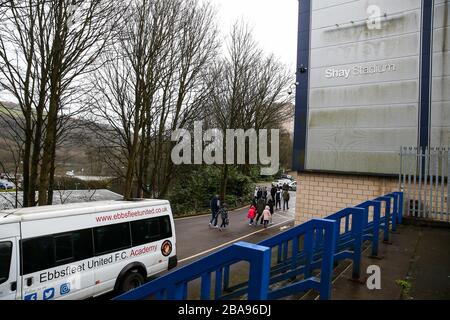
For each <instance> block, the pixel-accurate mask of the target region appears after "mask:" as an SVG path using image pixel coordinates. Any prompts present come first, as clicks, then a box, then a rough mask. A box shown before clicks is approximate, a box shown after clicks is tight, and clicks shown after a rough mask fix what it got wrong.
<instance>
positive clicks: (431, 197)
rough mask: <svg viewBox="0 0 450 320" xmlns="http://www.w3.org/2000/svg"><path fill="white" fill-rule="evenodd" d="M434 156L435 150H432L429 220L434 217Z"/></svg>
mask: <svg viewBox="0 0 450 320" xmlns="http://www.w3.org/2000/svg"><path fill="white" fill-rule="evenodd" d="M433 154H434V148H431V150H430V214H429V216H428V217H429V218H432V217H433V185H434V175H433V170H432V164H433Z"/></svg>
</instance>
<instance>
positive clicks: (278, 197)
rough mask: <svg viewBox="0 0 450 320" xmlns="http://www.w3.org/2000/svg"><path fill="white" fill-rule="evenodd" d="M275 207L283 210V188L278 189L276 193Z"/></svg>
mask: <svg viewBox="0 0 450 320" xmlns="http://www.w3.org/2000/svg"><path fill="white" fill-rule="evenodd" d="M275 209H276V210H281V188H280V187H279V188H278V189H277V193H276V195H275Z"/></svg>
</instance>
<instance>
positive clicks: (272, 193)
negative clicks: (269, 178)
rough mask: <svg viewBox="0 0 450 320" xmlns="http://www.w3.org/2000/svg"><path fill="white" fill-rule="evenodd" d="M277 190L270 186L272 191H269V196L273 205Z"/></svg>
mask: <svg viewBox="0 0 450 320" xmlns="http://www.w3.org/2000/svg"><path fill="white" fill-rule="evenodd" d="M277 191H278V189H277V188H276V187H273V186H272V189H270V195H271V196H272V200H273V202H274V203H275V197H276V196H277Z"/></svg>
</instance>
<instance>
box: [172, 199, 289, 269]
mask: <svg viewBox="0 0 450 320" xmlns="http://www.w3.org/2000/svg"><path fill="white" fill-rule="evenodd" d="M247 213H248V208H244V209H240V210H236V211H233V212H231V213H230V225H229V227H228V229H226V230H224V231H222V232H221V231H219V230H217V229H211V228H209V221H210V219H211V215H207V216H200V217H192V218H184V219H177V220H175V228H176V234H177V255H178V259H179V262H180V265H185V264H186V263H190V262H193V261H195V260H198V259H199V258H201V257H202V256H205V255H208V254H211V253H213V252H215V251H218V250H220V249H222V248H224V247H226V246H228V245H230V244H233V243H235V242H239V241H246V242H251V243H258V242H260V241H262V240H264V239H267V238H269V237H271V236H273V235H276V234H278V233H280V232H281V231H282V230H281V228H283V227H286V226H289V225H292V224H293V222H294V219H295V192H291V200H290V210H288V211H276V212H275V214H274V215H273V225H271V226H270V228H268V229H267V230H266V229H264V228H263V227H262V226H260V225H258V226H257V227H255V226H249V225H248V219H247ZM219 223H220V218H219Z"/></svg>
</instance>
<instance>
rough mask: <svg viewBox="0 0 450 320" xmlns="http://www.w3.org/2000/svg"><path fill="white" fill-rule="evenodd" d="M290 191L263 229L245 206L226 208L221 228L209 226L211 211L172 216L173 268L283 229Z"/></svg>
mask: <svg viewBox="0 0 450 320" xmlns="http://www.w3.org/2000/svg"><path fill="white" fill-rule="evenodd" d="M290 194H291V200H290V202H289V204H290V206H289V210H286V211H282V210H280V211H276V212H275V214H274V215H273V224H272V225H271V226H270V227H269V228H267V229H264V227H262V226H260V225H258V226H257V227H255V226H249V225H248V219H247V213H248V208H243V209H239V210H235V211H232V212H230V215H229V218H230V225H229V226H228V228H227V229H226V230H223V231H222V232H221V231H219V230H217V229H211V228H210V227H209V221H210V220H211V215H204V216H198V217H191V218H181V219H176V220H175V229H176V230H175V231H176V236H177V255H178V267H177V269H178V268H181V267H183V266H185V265H188V264H190V263H192V262H195V261H197V260H199V259H201V258H202V257H205V256H207V255H210V254H211V253H214V252H216V251H218V250H220V249H222V248H225V247H227V246H229V245H231V244H233V243H236V242H239V241H245V242H250V243H258V242H261V241H263V240H265V239H267V238H270V237H272V236H274V235H276V234H279V233H281V232H283V230H284V229H286V228H289V227H292V226H293V224H294V221H295V202H296V201H295V199H296V195H295V192H291V193H290ZM219 223H220V218H219ZM172 271H173V270H172ZM197 286H198V284H197ZM194 291H197V290H194ZM113 296H114V295H113V293H108V294H105V295H102V296H100V297H97V298H96V299H98V300H109V299H112V298H113Z"/></svg>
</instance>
